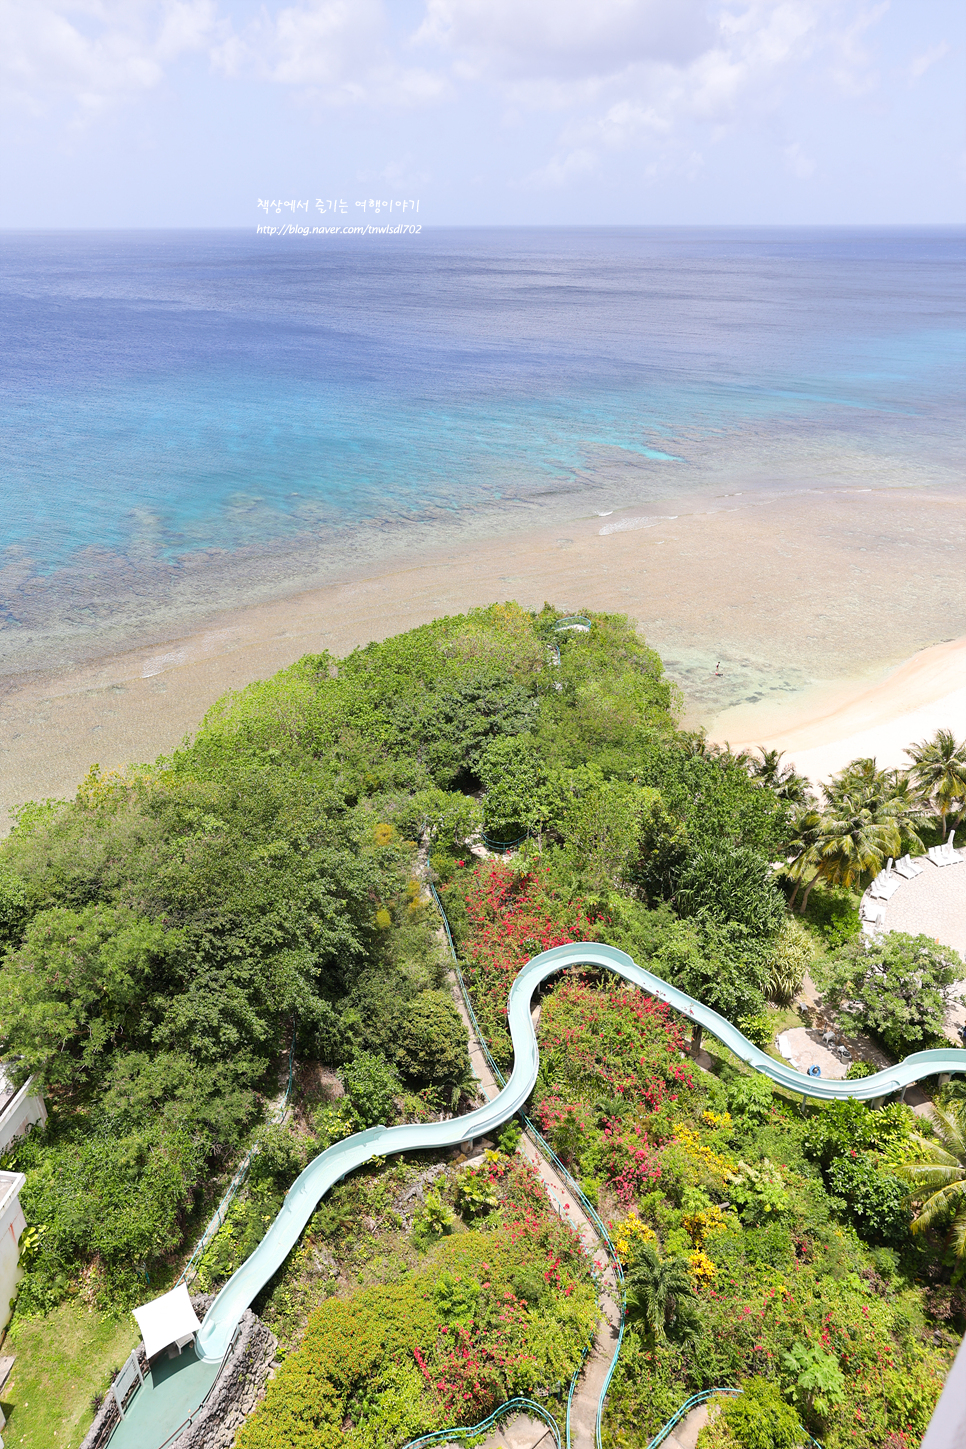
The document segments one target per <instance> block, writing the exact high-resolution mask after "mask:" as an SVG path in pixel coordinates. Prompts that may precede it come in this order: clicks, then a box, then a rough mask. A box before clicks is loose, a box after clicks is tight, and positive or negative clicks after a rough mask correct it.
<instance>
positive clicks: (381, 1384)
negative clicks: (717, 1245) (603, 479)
mask: <svg viewBox="0 0 966 1449" xmlns="http://www.w3.org/2000/svg"><path fill="white" fill-rule="evenodd" d="M396 1171H397V1173H398V1171H399V1169H397V1170H396ZM403 1171H405V1169H403ZM376 1181H377V1182H378V1181H379V1179H377V1180H376ZM437 1181H441V1182H443V1184H444V1187H443V1189H440V1188H438V1187H437V1188H432V1189H426V1190H425V1191H424V1193H423V1202H424V1206H423V1208H422V1209H421V1211H420V1212H419V1213H417V1214H416V1217H415V1220H414V1226H413V1235H412V1238H413V1239H414V1240H415V1241H416V1242H417V1243H418V1244H420V1245H421V1246H422V1247H423V1248H424V1249H425V1250H426V1256H425V1258H421V1259H420V1258H417V1259H416V1260H415V1261H414V1260H413V1257H412V1250H411V1245H409V1244H407V1243H406V1242H405V1241H404V1240H403V1241H399V1239H398V1238H397V1239H396V1241H395V1243H394V1248H395V1252H394V1264H393V1272H392V1274H391V1278H392V1281H388V1282H387V1281H382V1282H379V1281H373V1282H371V1283H368V1284H366V1285H365V1286H363V1287H362V1288H360V1289H358V1290H357V1291H355V1292H354V1293H352V1294H351V1296H348V1297H346V1296H342V1295H339V1294H336V1295H333V1296H331V1297H328V1298H327V1299H326V1301H325V1302H323V1303H322V1304H321V1305H320V1306H319V1307H318V1308H316V1309H315V1310H314V1311H313V1312H312V1313H311V1314H310V1316H309V1318H308V1323H307V1327H306V1330H305V1333H304V1337H302V1339H301V1343H300V1346H299V1348H298V1351H297V1352H295V1353H294V1354H292V1355H291V1356H290V1357H288V1358H287V1359H286V1362H285V1363H284V1365H283V1367H282V1369H281V1370H280V1372H279V1373H278V1375H277V1376H276V1378H275V1379H274V1381H273V1383H272V1385H271V1387H270V1388H269V1391H268V1394H267V1396H266V1399H265V1402H264V1404H263V1405H262V1406H261V1407H260V1408H259V1410H258V1412H257V1413H256V1414H255V1415H254V1416H253V1417H252V1419H251V1420H250V1421H249V1422H248V1423H247V1424H246V1425H245V1427H244V1429H243V1431H242V1433H241V1435H240V1439H239V1443H240V1445H241V1446H243V1449H303V1446H304V1449H329V1446H331V1449H336V1446H342V1445H345V1446H347V1449H390V1446H393V1445H399V1444H403V1443H405V1442H406V1441H407V1440H408V1439H410V1438H413V1437H415V1436H416V1435H417V1434H421V1433H426V1432H428V1431H430V1430H432V1429H434V1428H441V1427H445V1426H446V1425H449V1424H466V1423H473V1422H475V1421H476V1420H478V1419H479V1418H480V1417H482V1416H483V1415H484V1414H485V1413H486V1412H488V1410H489V1408H490V1407H491V1406H493V1405H494V1404H498V1403H500V1402H502V1401H503V1400H505V1399H507V1398H509V1397H511V1396H512V1395H514V1394H520V1393H522V1394H533V1393H534V1391H536V1392H539V1393H540V1394H541V1395H542V1396H543V1397H544V1398H545V1400H546V1402H547V1404H548V1407H549V1408H551V1409H552V1410H553V1409H555V1410H556V1411H557V1413H558V1414H562V1412H563V1411H564V1408H565V1404H566V1392H567V1389H568V1388H569V1383H570V1379H571V1376H572V1374H573V1372H574V1370H575V1368H576V1367H577V1365H578V1364H579V1362H580V1359H581V1352H582V1349H583V1346H584V1345H585V1344H586V1343H587V1342H588V1340H589V1337H590V1335H591V1333H592V1329H593V1324H594V1321H595V1318H596V1307H595V1302H594V1293H593V1288H592V1286H591V1284H590V1274H589V1270H588V1265H587V1261H586V1258H585V1257H584V1255H583V1254H582V1252H581V1250H580V1246H579V1242H578V1240H577V1237H576V1235H575V1234H574V1233H573V1232H572V1231H571V1230H570V1229H569V1228H568V1227H567V1226H566V1225H565V1224H564V1223H562V1222H561V1221H560V1220H559V1219H558V1218H557V1216H556V1215H555V1214H554V1212H553V1211H552V1209H551V1208H550V1206H549V1204H548V1202H547V1199H546V1196H545V1194H544V1192H543V1189H542V1187H541V1185H540V1183H539V1181H537V1180H536V1179H535V1177H534V1175H533V1174H532V1172H531V1171H530V1170H529V1169H528V1168H526V1167H525V1166H524V1165H523V1164H522V1163H517V1164H516V1165H511V1163H510V1161H509V1159H507V1158H504V1157H501V1156H500V1155H499V1154H496V1153H494V1154H491V1156H490V1158H489V1159H488V1161H487V1162H486V1164H485V1166H484V1167H483V1168H481V1169H479V1170H478V1171H475V1170H473V1169H472V1168H471V1169H465V1170H463V1171H462V1172H458V1173H457V1174H456V1176H455V1177H450V1178H447V1177H446V1176H443V1177H441V1178H439V1179H437ZM373 1185H374V1186H375V1183H374V1184H373ZM380 1186H382V1187H383V1194H382V1196H383V1200H384V1201H385V1196H386V1193H385V1185H384V1184H380ZM392 1186H395V1183H393V1184H392ZM390 1190H391V1188H390ZM375 1196H376V1194H373V1193H370V1194H369V1195H368V1198H367V1201H366V1208H367V1210H368V1211H367V1215H369V1214H372V1213H373V1212H375V1213H377V1214H378V1213H379V1207H378V1205H377V1203H376V1202H375V1201H374V1198H375ZM448 1199H449V1200H451V1201H452V1202H453V1203H454V1204H455V1206H456V1207H457V1208H458V1209H459V1211H460V1214H461V1215H462V1217H461V1218H458V1217H457V1215H456V1213H455V1212H454V1211H453V1208H451V1207H449V1206H448V1201H447V1200H448ZM340 1206H341V1204H340V1201H339V1197H338V1195H334V1201H333V1203H332V1204H331V1206H330V1207H329V1208H327V1209H323V1210H322V1211H321V1212H320V1213H318V1214H317V1215H316V1220H313V1223H312V1225H311V1226H310V1228H309V1231H308V1240H309V1250H311V1246H312V1245H313V1243H314V1240H317V1239H318V1238H320V1237H323V1236H328V1237H329V1239H330V1241H332V1240H333V1239H334V1242H335V1244H336V1245H339V1247H340V1250H341V1253H342V1254H344V1253H345V1251H346V1247H347V1246H348V1245H347V1244H345V1242H344V1239H342V1235H341V1234H340V1227H341V1223H340V1220H339V1209H340ZM441 1210H442V1211H441ZM383 1216H384V1219H388V1218H389V1217H390V1216H392V1214H391V1211H390V1213H388V1214H386V1213H385V1207H384V1208H383ZM427 1218H428V1219H429V1220H430V1221H431V1222H434V1223H437V1224H438V1227H437V1228H436V1229H435V1230H434V1229H433V1228H432V1227H430V1228H428V1229H427V1226H426V1223H427ZM333 1227H335V1232H334V1233H333V1231H332V1229H333ZM350 1232H351V1229H350ZM362 1261H363V1258H362V1257H361V1256H359V1255H357V1256H356V1257H355V1258H354V1259H353V1262H354V1263H361V1262H362ZM548 1390H549V1397H548Z"/></svg>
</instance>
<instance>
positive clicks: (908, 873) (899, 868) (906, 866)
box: [896, 855, 924, 880]
mask: <svg viewBox="0 0 966 1449" xmlns="http://www.w3.org/2000/svg"><path fill="white" fill-rule="evenodd" d="M923 870H924V867H923V866H921V865H920V864H919V862H918V861H917V860H913V858H912V856H911V855H904V856H903V857H902V859H901V860H897V861H896V874H897V875H901V876H902V878H903V879H904V880H915V878H916V876H917V875H922V872H923Z"/></svg>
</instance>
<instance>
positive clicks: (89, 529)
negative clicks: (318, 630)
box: [0, 229, 964, 668]
mask: <svg viewBox="0 0 966 1449" xmlns="http://www.w3.org/2000/svg"><path fill="white" fill-rule="evenodd" d="M962 240H963V238H962V236H961V235H959V234H956V233H953V232H950V231H921V232H912V231H895V232H884V231H883V232H873V231H865V232H855V233H849V232H845V231H836V232H818V231H811V232H793V231H770V232H757V233H756V232H736V231H719V232H710V231H697V230H687V231H679V232H674V231H648V230H639V229H613V230H595V229H574V230H556V229H546V230H530V231H527V230H501V229H493V230H463V231H445V230H438V231H429V232H424V233H423V234H422V235H421V236H420V237H411V238H342V239H340V238H333V237H328V238H285V239H283V244H281V245H280V244H279V240H278V239H277V238H265V237H256V236H254V235H252V234H251V233H242V232H196V233H122V234H105V233H83V234H38V235H28V234H19V235H17V234H7V235H6V237H5V238H4V239H3V245H2V261H3V271H2V288H3V296H4V308H3V316H4V319H5V320H4V323H3V344H4V357H5V363H6V368H5V378H6V380H5V384H4V388H3V392H2V395H0V422H2V424H3V426H2V429H0V431H2V436H3V439H4V441H3V443H2V454H0V456H2V464H3V479H4V483H3V493H4V504H5V506H4V509H3V516H2V525H0V529H2V538H0V548H2V549H3V550H4V551H3V553H2V554H0V584H2V595H3V598H2V602H3V608H4V618H3V623H4V626H5V627H4V629H3V631H2V639H3V641H4V646H5V647H6V648H7V650H8V653H9V654H10V657H11V658H12V657H14V656H17V657H19V655H18V648H19V647H20V646H25V645H26V644H27V643H29V641H30V640H31V639H35V640H41V639H43V638H44V637H46V635H47V634H48V633H49V630H50V628H51V627H53V624H52V621H56V627H57V629H58V630H59V631H60V634H61V635H65V636H69V635H70V634H71V631H73V632H74V634H75V635H77V636H78V638H79V637H80V636H81V635H84V634H86V635H88V636H90V640H89V642H90V641H93V640H95V637H96V635H97V631H98V629H99V628H102V627H103V626H104V625H105V621H110V622H112V623H113V624H115V625H116V624H117V623H118V621H119V620H120V621H121V622H122V623H123V620H124V619H125V618H126V617H129V618H130V621H131V625H130V627H131V630H132V631H133V632H135V633H136V632H137V629H139V628H140V629H142V630H143V629H144V628H147V627H148V626H149V624H150V621H151V619H152V616H153V615H155V614H157V615H159V616H160V615H161V614H163V613H164V611H165V610H170V609H171V608H173V607H175V606H176V605H177V603H178V600H179V599H181V601H182V602H184V601H185V600H186V599H187V598H188V597H189V595H190V598H191V600H192V601H193V603H194V605H195V606H196V607H209V608H211V607H216V606H218V605H221V604H226V603H232V602H235V601H236V599H237V598H238V597H240V596H241V594H240V592H239V591H243V590H244V587H245V586H246V584H247V585H249V586H252V587H254V585H255V584H256V582H258V586H259V587H260V588H261V589H262V591H263V593H264V591H265V590H268V591H271V590H273V589H274V590H275V591H276V592H280V591H283V590H284V589H285V588H286V587H287V586H293V585H294V584H295V583H304V582H307V581H310V580H312V579H313V578H323V577H328V576H331V574H332V571H333V570H334V569H335V570H338V568H339V567H341V566H342V565H343V564H346V565H347V564H348V563H349V562H350V560H351V559H353V558H356V559H357V558H358V557H359V556H361V554H365V555H366V556H367V557H370V558H371V557H372V556H374V555H379V554H380V553H382V554H385V553H386V552H395V553H399V552H400V551H403V550H405V549H406V548H407V547H410V546H414V545H416V544H417V543H418V546H419V547H421V548H425V547H426V546H427V545H428V544H432V543H433V541H434V540H437V539H443V538H451V537H453V536H455V535H458V534H459V533H460V532H461V531H462V530H465V529H467V528H472V529H475V530H476V531H477V532H481V531H483V532H486V531H489V532H493V531H497V530H499V529H500V528H505V527H508V526H515V525H516V524H517V523H518V522H519V521H521V520H532V519H535V518H539V517H547V518H549V517H551V516H552V517H554V518H558V517H559V518H561V519H563V518H565V517H566V516H574V514H575V513H576V512H580V511H584V512H586V511H588V510H589V509H592V508H594V507H596V506H599V507H600V508H601V509H609V508H614V507H620V506H622V505H625V504H632V503H636V502H638V501H643V500H647V499H653V498H657V497H662V496H667V494H668V493H669V492H671V491H673V492H674V493H680V492H682V491H683V492H685V493H687V492H689V491H691V492H693V491H697V490H700V489H701V488H703V487H707V486H709V485H710V484H713V482H714V481H715V480H716V479H717V478H718V477H719V475H720V472H721V468H722V466H723V465H725V464H728V463H731V464H732V465H734V466H737V465H738V463H740V465H741V467H743V468H746V469H751V470H754V469H755V468H756V467H759V466H760V467H762V468H764V469H765V470H766V471H767V472H768V475H769V477H770V478H771V479H772V480H773V481H774V482H775V483H776V484H778V485H779V486H781V485H782V484H783V483H785V482H788V481H791V482H800V481H801V477H802V472H801V467H802V465H801V462H800V460H801V458H803V457H804V458H806V459H816V458H820V457H822V456H823V454H824V453H827V452H828V450H829V449H830V448H834V449H838V450H841V449H843V448H846V449H856V450H858V451H859V452H861V453H863V454H864V455H865V456H867V457H869V458H871V459H872V460H873V462H874V463H880V464H881V465H882V467H883V468H884V469H885V474H888V475H889V477H890V478H891V477H894V475H895V470H896V469H897V468H898V469H901V470H902V471H903V476H904V478H905V479H906V480H907V481H913V482H915V481H916V480H917V479H919V478H928V479H930V480H931V481H935V480H936V479H937V478H940V479H941V478H944V477H947V476H952V474H953V473H954V472H955V470H956V468H957V467H958V466H959V465H960V464H961V452H960V443H959V438H958V430H959V421H960V397H961V391H960V389H961V385H962V359H963V347H962V343H963V335H964V331H963V306H962V276H963V269H962V255H963V246H962ZM268 243H271V245H269V244H268ZM793 458H794V459H797V460H799V461H797V462H795V464H794V466H792V464H791V461H790V460H792V459H793ZM890 470H891V472H890ZM885 474H884V475H883V476H885ZM874 481H875V479H874V478H873V482H874ZM228 565H230V567H229V566H228ZM2 667H3V665H2V662H0V668H2Z"/></svg>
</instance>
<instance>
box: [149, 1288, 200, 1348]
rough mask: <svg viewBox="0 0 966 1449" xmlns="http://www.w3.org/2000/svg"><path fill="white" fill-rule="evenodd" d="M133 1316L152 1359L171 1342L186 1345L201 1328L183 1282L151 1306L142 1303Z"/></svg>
mask: <svg viewBox="0 0 966 1449" xmlns="http://www.w3.org/2000/svg"><path fill="white" fill-rule="evenodd" d="M134 1317H135V1318H136V1319H137V1324H138V1328H140V1330H141V1337H142V1338H143V1339H144V1351H145V1353H146V1354H147V1356H148V1358H153V1357H154V1355H155V1354H156V1353H160V1352H161V1350H162V1349H163V1348H167V1347H168V1346H169V1345H170V1344H172V1343H178V1342H182V1343H186V1342H187V1340H188V1339H189V1338H190V1337H191V1336H192V1334H194V1333H197V1331H198V1329H199V1328H200V1327H201V1324H200V1323H199V1322H198V1319H197V1317H196V1315H195V1311H194V1309H193V1308H192V1306H191V1299H190V1298H189V1297H188V1290H187V1288H186V1287H185V1285H184V1284H183V1283H179V1284H178V1286H177V1288H172V1289H171V1292H170V1293H162V1294H161V1297H160V1298H155V1299H153V1300H152V1302H150V1303H142V1304H141V1307H140V1308H135V1309H134Z"/></svg>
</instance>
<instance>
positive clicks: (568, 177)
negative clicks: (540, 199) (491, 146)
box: [522, 146, 597, 190]
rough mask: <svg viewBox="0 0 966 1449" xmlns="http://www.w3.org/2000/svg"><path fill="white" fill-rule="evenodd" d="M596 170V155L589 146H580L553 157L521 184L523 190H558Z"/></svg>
mask: <svg viewBox="0 0 966 1449" xmlns="http://www.w3.org/2000/svg"><path fill="white" fill-rule="evenodd" d="M596 169H597V154H596V152H594V151H592V150H591V149H590V147H589V146H580V147H578V148H577V150H575V151H571V152H569V154H567V155H565V156H553V157H551V159H550V160H549V161H548V162H547V164H546V166H538V167H537V169H536V170H535V171H531V172H530V174H529V176H525V177H524V179H523V182H522V186H523V188H528V187H531V186H536V187H539V188H541V189H554V190H558V189H560V188H561V187H564V186H567V185H569V183H570V182H571V181H576V180H577V179H578V178H579V177H582V176H589V175H590V173H591V172H593V171H596Z"/></svg>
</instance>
